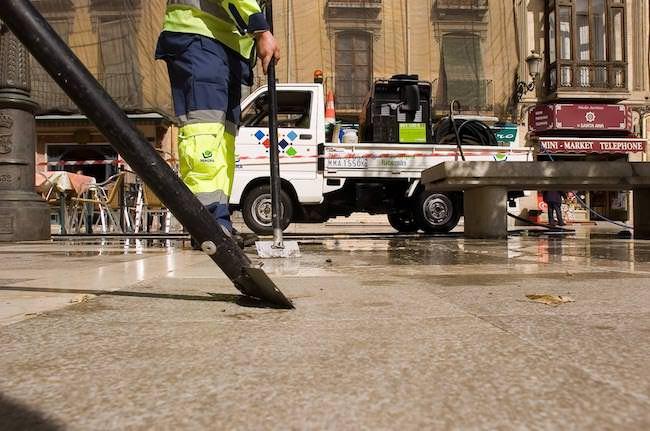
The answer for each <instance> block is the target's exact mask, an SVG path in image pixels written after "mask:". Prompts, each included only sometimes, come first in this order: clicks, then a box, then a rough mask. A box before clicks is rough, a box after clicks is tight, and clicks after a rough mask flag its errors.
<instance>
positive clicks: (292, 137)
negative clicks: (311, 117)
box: [287, 130, 298, 141]
mask: <svg viewBox="0 0 650 431" xmlns="http://www.w3.org/2000/svg"><path fill="white" fill-rule="evenodd" d="M297 137H298V135H296V132H294V131H293V130H292V131H290V132H289V134H288V135H287V138H289V140H290V141H295V140H296V138H297Z"/></svg>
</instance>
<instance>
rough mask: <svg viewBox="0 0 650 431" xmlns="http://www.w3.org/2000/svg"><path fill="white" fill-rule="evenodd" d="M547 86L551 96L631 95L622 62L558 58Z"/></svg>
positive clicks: (608, 96)
mask: <svg viewBox="0 0 650 431" xmlns="http://www.w3.org/2000/svg"><path fill="white" fill-rule="evenodd" d="M547 86H548V94H549V96H550V98H551V99H554V98H558V99H563V98H567V99H581V98H594V97H597V98H601V99H611V100H622V99H626V98H627V97H629V95H630V93H629V90H628V83H627V63H622V62H576V63H574V62H562V61H558V62H557V63H554V64H552V65H551V67H550V68H549V71H548V73H547Z"/></svg>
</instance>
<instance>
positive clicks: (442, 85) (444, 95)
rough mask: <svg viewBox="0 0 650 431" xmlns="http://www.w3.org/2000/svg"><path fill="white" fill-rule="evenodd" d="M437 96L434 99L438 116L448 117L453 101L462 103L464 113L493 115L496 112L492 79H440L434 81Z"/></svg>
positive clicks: (434, 106) (434, 107)
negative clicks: (445, 80) (442, 80)
mask: <svg viewBox="0 0 650 431" xmlns="http://www.w3.org/2000/svg"><path fill="white" fill-rule="evenodd" d="M433 88H434V91H435V90H436V89H437V95H436V96H434V99H433V109H434V111H435V114H436V115H448V113H449V104H450V103H451V101H452V100H453V99H455V100H457V101H458V102H459V103H460V110H461V112H462V113H474V114H482V115H487V114H489V115H492V113H493V112H494V85H493V82H492V80H491V79H481V80H478V82H477V81H476V80H474V81H466V80H447V82H441V80H440V79H436V80H435V81H433Z"/></svg>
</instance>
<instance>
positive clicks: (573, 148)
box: [539, 137, 648, 154]
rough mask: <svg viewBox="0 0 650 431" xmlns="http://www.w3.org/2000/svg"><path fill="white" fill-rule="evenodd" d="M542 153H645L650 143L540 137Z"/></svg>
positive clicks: (616, 139)
mask: <svg viewBox="0 0 650 431" xmlns="http://www.w3.org/2000/svg"><path fill="white" fill-rule="evenodd" d="M539 144H540V148H541V150H542V151H545V152H547V153H571V154H589V153H605V154H632V153H644V152H645V151H646V149H647V146H648V142H647V141H646V140H645V139H618V138H611V139H610V138H551V137H544V138H542V137H540V138H539Z"/></svg>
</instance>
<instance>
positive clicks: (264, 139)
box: [253, 129, 298, 157]
mask: <svg viewBox="0 0 650 431" xmlns="http://www.w3.org/2000/svg"><path fill="white" fill-rule="evenodd" d="M253 136H254V137H255V139H257V145H262V146H263V147H264V148H265V149H266V153H267V154H269V149H270V148H271V140H270V139H269V134H268V133H266V132H265V131H263V130H261V129H260V130H258V131H257V132H255V133H254V134H253ZM296 139H298V134H297V133H296V132H295V131H293V130H290V131H289V133H287V134H286V135H284V134H282V133H280V136H279V142H278V149H279V150H280V153H282V154H286V155H287V156H289V157H295V156H297V155H298V150H297V149H296V147H294V145H293V144H294V143H295V142H296Z"/></svg>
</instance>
